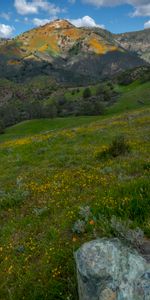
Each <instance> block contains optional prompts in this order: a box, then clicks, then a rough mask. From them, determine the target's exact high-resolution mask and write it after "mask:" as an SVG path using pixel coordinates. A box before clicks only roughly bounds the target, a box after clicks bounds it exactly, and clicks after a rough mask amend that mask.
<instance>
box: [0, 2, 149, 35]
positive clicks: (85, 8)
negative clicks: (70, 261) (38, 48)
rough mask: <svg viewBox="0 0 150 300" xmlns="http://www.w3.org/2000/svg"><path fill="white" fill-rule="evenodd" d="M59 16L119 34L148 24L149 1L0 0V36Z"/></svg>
mask: <svg viewBox="0 0 150 300" xmlns="http://www.w3.org/2000/svg"><path fill="white" fill-rule="evenodd" d="M57 18H60V19H61V18H62V19H68V20H70V21H71V22H72V23H73V24H74V25H76V26H78V27H80V26H91V27H92V26H100V27H103V28H106V29H107V30H109V31H111V32H114V33H120V32H126V31H135V30H141V29H144V28H149V27H150V0H59V1H58V0H56V1H54V0H0V37H6V38H7V37H12V36H15V35H18V34H20V33H22V32H24V31H26V30H29V29H31V28H33V27H35V26H39V25H43V24H44V23H47V22H49V21H51V20H54V19H57Z"/></svg>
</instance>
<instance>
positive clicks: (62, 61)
mask: <svg viewBox="0 0 150 300" xmlns="http://www.w3.org/2000/svg"><path fill="white" fill-rule="evenodd" d="M147 32H148V33H149V31H147ZM119 39H121V38H120V37H119V36H114V35H113V34H111V33H110V32H108V31H106V30H103V29H99V28H92V29H91V28H77V27H75V26H73V25H72V24H71V23H69V22H68V21H66V20H56V21H53V22H51V23H48V24H46V25H44V26H41V27H38V28H35V29H32V30H30V31H27V32H25V33H23V34H21V35H19V36H18V37H16V38H14V39H12V40H11V41H10V40H9V41H6V42H4V43H2V44H1V43H0V77H5V78H6V79H9V80H15V81H18V82H22V81H26V80H28V79H30V78H33V77H35V76H38V75H48V76H51V77H52V78H54V79H56V80H57V81H59V82H64V83H70V82H71V83H83V84H87V83H90V82H92V83H93V82H97V81H99V80H100V79H106V78H111V77H112V76H114V74H117V73H118V72H121V71H124V70H126V69H130V68H134V67H139V66H143V65H145V64H146V62H145V61H143V60H142V59H141V58H140V57H139V56H138V55H137V53H135V51H134V54H133V51H132V52H130V51H127V50H129V49H127V50H126V49H125V48H127V47H125V46H124V47H123V43H122V42H121V40H119ZM131 50H132V49H131Z"/></svg>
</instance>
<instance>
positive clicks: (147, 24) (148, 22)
mask: <svg viewBox="0 0 150 300" xmlns="http://www.w3.org/2000/svg"><path fill="white" fill-rule="evenodd" d="M144 28H145V29H147V28H150V20H149V21H147V22H146V23H145V24H144Z"/></svg>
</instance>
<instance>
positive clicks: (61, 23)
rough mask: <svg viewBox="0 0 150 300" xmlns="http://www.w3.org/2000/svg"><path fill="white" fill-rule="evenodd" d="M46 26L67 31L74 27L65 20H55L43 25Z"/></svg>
mask: <svg viewBox="0 0 150 300" xmlns="http://www.w3.org/2000/svg"><path fill="white" fill-rule="evenodd" d="M47 26H48V27H50V28H52V29H69V28H73V27H74V26H73V25H72V24H71V23H70V22H69V21H67V20H65V19H56V20H54V21H52V22H50V23H47V24H46V25H44V27H47Z"/></svg>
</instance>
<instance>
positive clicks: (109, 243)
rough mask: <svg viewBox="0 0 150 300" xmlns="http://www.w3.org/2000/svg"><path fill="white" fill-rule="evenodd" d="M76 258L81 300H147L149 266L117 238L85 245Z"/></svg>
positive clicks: (148, 294)
mask: <svg viewBox="0 0 150 300" xmlns="http://www.w3.org/2000/svg"><path fill="white" fill-rule="evenodd" d="M75 259H76V265H77V276H78V288H79V299H80V300H149V299H150V265H149V264H148V263H147V262H146V260H145V259H144V258H143V257H142V256H141V255H139V254H138V253H137V252H136V251H135V250H133V249H131V248H128V247H127V246H125V245H124V244H123V243H122V242H121V241H119V240H118V239H98V240H95V241H91V242H89V243H85V244H84V245H83V246H82V247H81V248H80V249H79V250H78V251H77V252H76V253H75Z"/></svg>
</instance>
